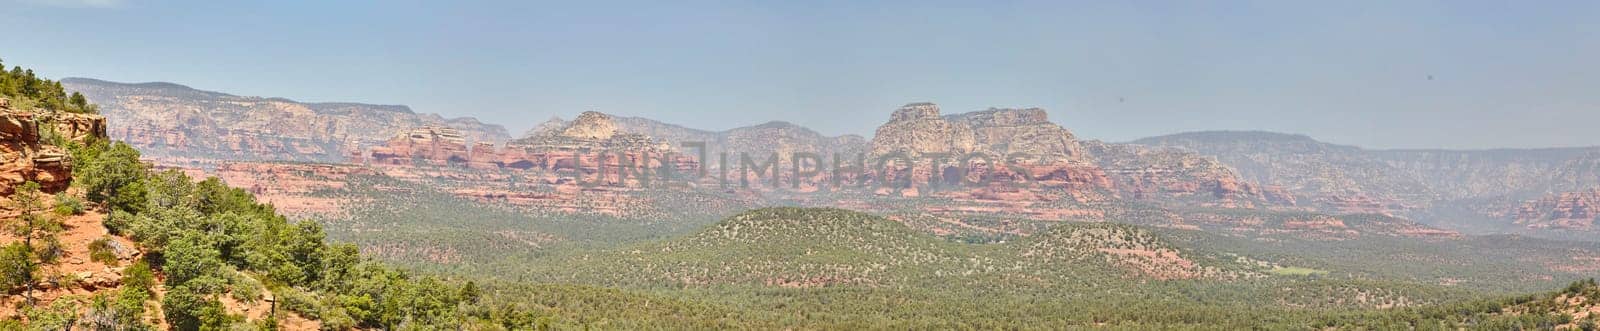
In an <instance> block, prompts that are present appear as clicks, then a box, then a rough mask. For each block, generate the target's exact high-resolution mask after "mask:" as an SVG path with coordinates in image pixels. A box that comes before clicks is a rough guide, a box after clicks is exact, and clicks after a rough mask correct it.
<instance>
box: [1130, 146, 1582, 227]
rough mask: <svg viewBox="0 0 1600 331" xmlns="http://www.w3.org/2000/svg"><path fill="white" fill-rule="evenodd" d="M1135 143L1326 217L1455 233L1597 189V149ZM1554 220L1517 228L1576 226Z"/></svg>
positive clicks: (1527, 221)
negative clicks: (1419, 224) (1231, 173)
mask: <svg viewBox="0 0 1600 331" xmlns="http://www.w3.org/2000/svg"><path fill="white" fill-rule="evenodd" d="M1133 143H1135V144H1141V145H1150V146H1165V147H1176V148H1182V149H1186V150H1191V151H1195V152H1197V153H1200V154H1204V155H1207V156H1211V157H1215V158H1217V160H1219V161H1222V163H1225V164H1227V165H1228V166H1229V167H1231V168H1233V169H1234V170H1236V171H1238V173H1239V174H1240V175H1241V176H1243V177H1244V178H1245V179H1247V180H1250V181H1255V182H1259V183H1263V184H1266V185H1275V186H1281V187H1284V188H1286V189H1288V190H1289V191H1290V192H1293V193H1294V194H1295V195H1297V196H1300V197H1303V198H1309V199H1310V200H1311V201H1312V202H1313V203H1314V204H1316V205H1317V206H1318V207H1319V208H1320V209H1322V210H1325V211H1332V212H1339V211H1344V212H1355V211H1370V212H1381V213H1394V214H1397V215H1406V216H1409V217H1412V218H1415V219H1419V220H1425V221H1428V222H1429V223H1433V224H1436V225H1442V226H1447V227H1453V228H1467V229H1478V230H1504V227H1507V226H1509V225H1511V221H1513V220H1516V219H1517V217H1518V216H1515V215H1518V214H1519V212H1518V211H1519V209H1520V208H1521V207H1520V206H1521V205H1522V203H1523V202H1524V201H1527V200H1532V199H1538V198H1542V197H1546V196H1559V195H1561V194H1562V193H1564V192H1578V191H1585V190H1592V189H1594V188H1600V147H1582V148H1545V149H1492V150H1370V149H1363V148H1359V147H1354V146H1343V145H1336V144H1330V143H1325V142H1321V141H1317V140H1315V139H1312V138H1311V137H1307V136H1304V135H1289V134H1280V133H1271V132H1258V131H1251V132H1239V131H1212V132H1192V133H1181V134H1174V135H1168V136H1160V137H1152V138H1145V139H1140V140H1137V141H1134V142H1133ZM1569 195H1570V194H1569ZM1546 205H1551V206H1553V204H1546ZM1530 208H1540V207H1537V206H1530ZM1520 214H1522V215H1524V216H1522V217H1532V216H1531V215H1535V214H1550V212H1548V211H1546V212H1540V211H1526V212H1521V213H1520ZM1579 214H1580V215H1584V213H1579ZM1554 220H1556V219H1554V218H1551V219H1543V220H1541V219H1522V220H1521V222H1520V223H1524V224H1527V225H1529V226H1530V227H1537V228H1544V227H1555V228H1570V227H1571V226H1570V225H1572V223H1570V222H1567V223H1565V224H1567V225H1558V224H1546V221H1554ZM1584 228H1588V226H1587V225H1585V226H1584Z"/></svg>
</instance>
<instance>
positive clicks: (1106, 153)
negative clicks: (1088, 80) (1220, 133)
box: [1083, 141, 1296, 207]
mask: <svg viewBox="0 0 1600 331" xmlns="http://www.w3.org/2000/svg"><path fill="white" fill-rule="evenodd" d="M1083 145H1084V146H1085V150H1086V153H1087V154H1089V155H1091V156H1092V158H1093V159H1094V160H1096V161H1097V162H1098V164H1099V165H1100V167H1102V168H1104V169H1105V170H1106V173H1108V174H1110V175H1111V177H1112V178H1113V179H1115V181H1116V183H1117V188H1118V191H1119V192H1121V193H1122V194H1123V196H1124V197H1127V198H1135V199H1157V198H1160V199H1169V198H1181V197H1206V198H1212V199H1218V200H1220V201H1219V203H1220V204H1221V205H1223V206H1230V207H1252V206H1255V204H1254V201H1264V202H1269V203H1271V204H1275V205H1293V204H1295V203H1296V200H1295V198H1294V197H1293V196H1292V195H1291V194H1289V193H1287V192H1284V191H1283V190H1279V189H1275V188H1263V187H1260V186H1258V185H1256V184H1253V183H1251V182H1249V181H1247V180H1244V179H1241V178H1239V176H1238V175H1237V174H1235V173H1234V172H1233V170H1232V169H1229V168H1228V167H1227V166H1225V165H1223V164H1222V163H1221V162H1218V161H1217V160H1216V159H1213V158H1209V157H1205V156H1201V155H1199V154H1195V153H1193V152H1189V151H1184V150H1179V149H1173V148H1152V147H1145V146H1141V145H1132V144H1113V143H1105V142H1099V141H1089V142H1084V143H1083Z"/></svg>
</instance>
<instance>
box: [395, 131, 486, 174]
mask: <svg viewBox="0 0 1600 331" xmlns="http://www.w3.org/2000/svg"><path fill="white" fill-rule="evenodd" d="M371 155H372V162H373V163H377V164H392V165H408V164H413V163H414V162H428V163H430V164H431V165H435V166H445V165H457V164H459V165H465V164H467V162H468V160H469V157H470V155H469V154H468V153H467V143H466V140H465V139H463V138H462V137H461V132H460V131H457V130H456V129H451V128H444V127H431V126H428V127H420V128H415V129H411V130H408V131H405V132H401V133H400V134H397V135H395V136H394V137H393V138H389V141H388V142H387V143H386V144H385V145H384V146H382V147H374V148H373V149H372V153H371Z"/></svg>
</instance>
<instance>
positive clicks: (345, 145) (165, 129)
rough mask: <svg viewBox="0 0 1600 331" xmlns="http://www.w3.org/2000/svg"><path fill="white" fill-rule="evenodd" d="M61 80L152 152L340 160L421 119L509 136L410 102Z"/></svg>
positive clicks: (119, 135)
mask: <svg viewBox="0 0 1600 331" xmlns="http://www.w3.org/2000/svg"><path fill="white" fill-rule="evenodd" d="M62 86H63V87H65V88H66V89H68V90H72V91H77V92H81V93H83V95H84V96H85V97H87V98H88V99H89V101H90V102H93V103H96V104H99V105H100V107H101V108H100V109H101V113H102V114H104V115H105V116H106V117H107V118H109V119H110V123H111V126H110V127H108V128H107V129H108V130H107V131H108V133H109V134H110V136H111V138H113V139H117V140H122V141H126V142H128V143H129V144H132V145H134V147H137V148H139V150H140V151H142V152H144V154H145V155H146V156H149V157H155V158H161V157H176V158H213V159H228V160H280V161H321V162H338V161H342V160H344V159H346V158H347V156H348V155H352V154H355V153H353V152H354V151H351V150H350V149H351V148H362V147H363V146H377V145H383V144H385V143H386V142H387V141H388V140H389V139H390V138H391V137H392V135H393V134H394V132H395V131H397V130H407V129H410V128H416V127H424V126H433V127H448V128H452V129H455V130H459V131H460V132H461V135H462V137H463V138H464V139H466V140H467V141H470V142H501V141H505V140H507V139H509V135H508V134H506V132H505V129H504V128H502V127H500V126H498V125H491V124H484V123H481V122H478V120H476V119H472V118H454V119H446V118H443V117H440V116H439V115H435V114H419V113H415V112H412V111H411V110H410V109H409V108H407V107H405V106H385V105H368V104H358V103H302V102H296V101H293V100H288V99H281V98H262V97H244V96H235V95H230V94H225V93H218V92H209V91H202V90H196V89H192V88H189V87H186V86H182V85H177V84H170V83H144V84H125V83H114V82H107V81H100V80H93V79H84V78H68V79H63V80H62Z"/></svg>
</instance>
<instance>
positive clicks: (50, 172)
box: [0, 99, 106, 195]
mask: <svg viewBox="0 0 1600 331" xmlns="http://www.w3.org/2000/svg"><path fill="white" fill-rule="evenodd" d="M105 125H106V119H105V117H101V116H98V115H90V114H69V113H52V112H38V113H36V112H29V111H22V110H16V109H11V108H10V102H9V101H6V100H5V99H0V195H10V194H12V193H13V191H14V190H15V188H16V187H17V186H18V185H20V184H22V183H23V182H27V181H33V182H36V183H39V186H40V189H41V190H42V191H44V192H45V193H57V192H61V191H65V190H66V189H67V186H69V185H70V184H71V183H72V157H71V155H70V154H68V153H67V151H66V149H65V148H62V147H61V146H55V145H50V144H49V143H48V140H49V139H48V138H47V137H46V135H49V134H55V135H59V136H60V137H62V138H64V139H67V140H70V141H78V142H83V141H84V140H85V139H90V138H99V139H104V138H105Z"/></svg>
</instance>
